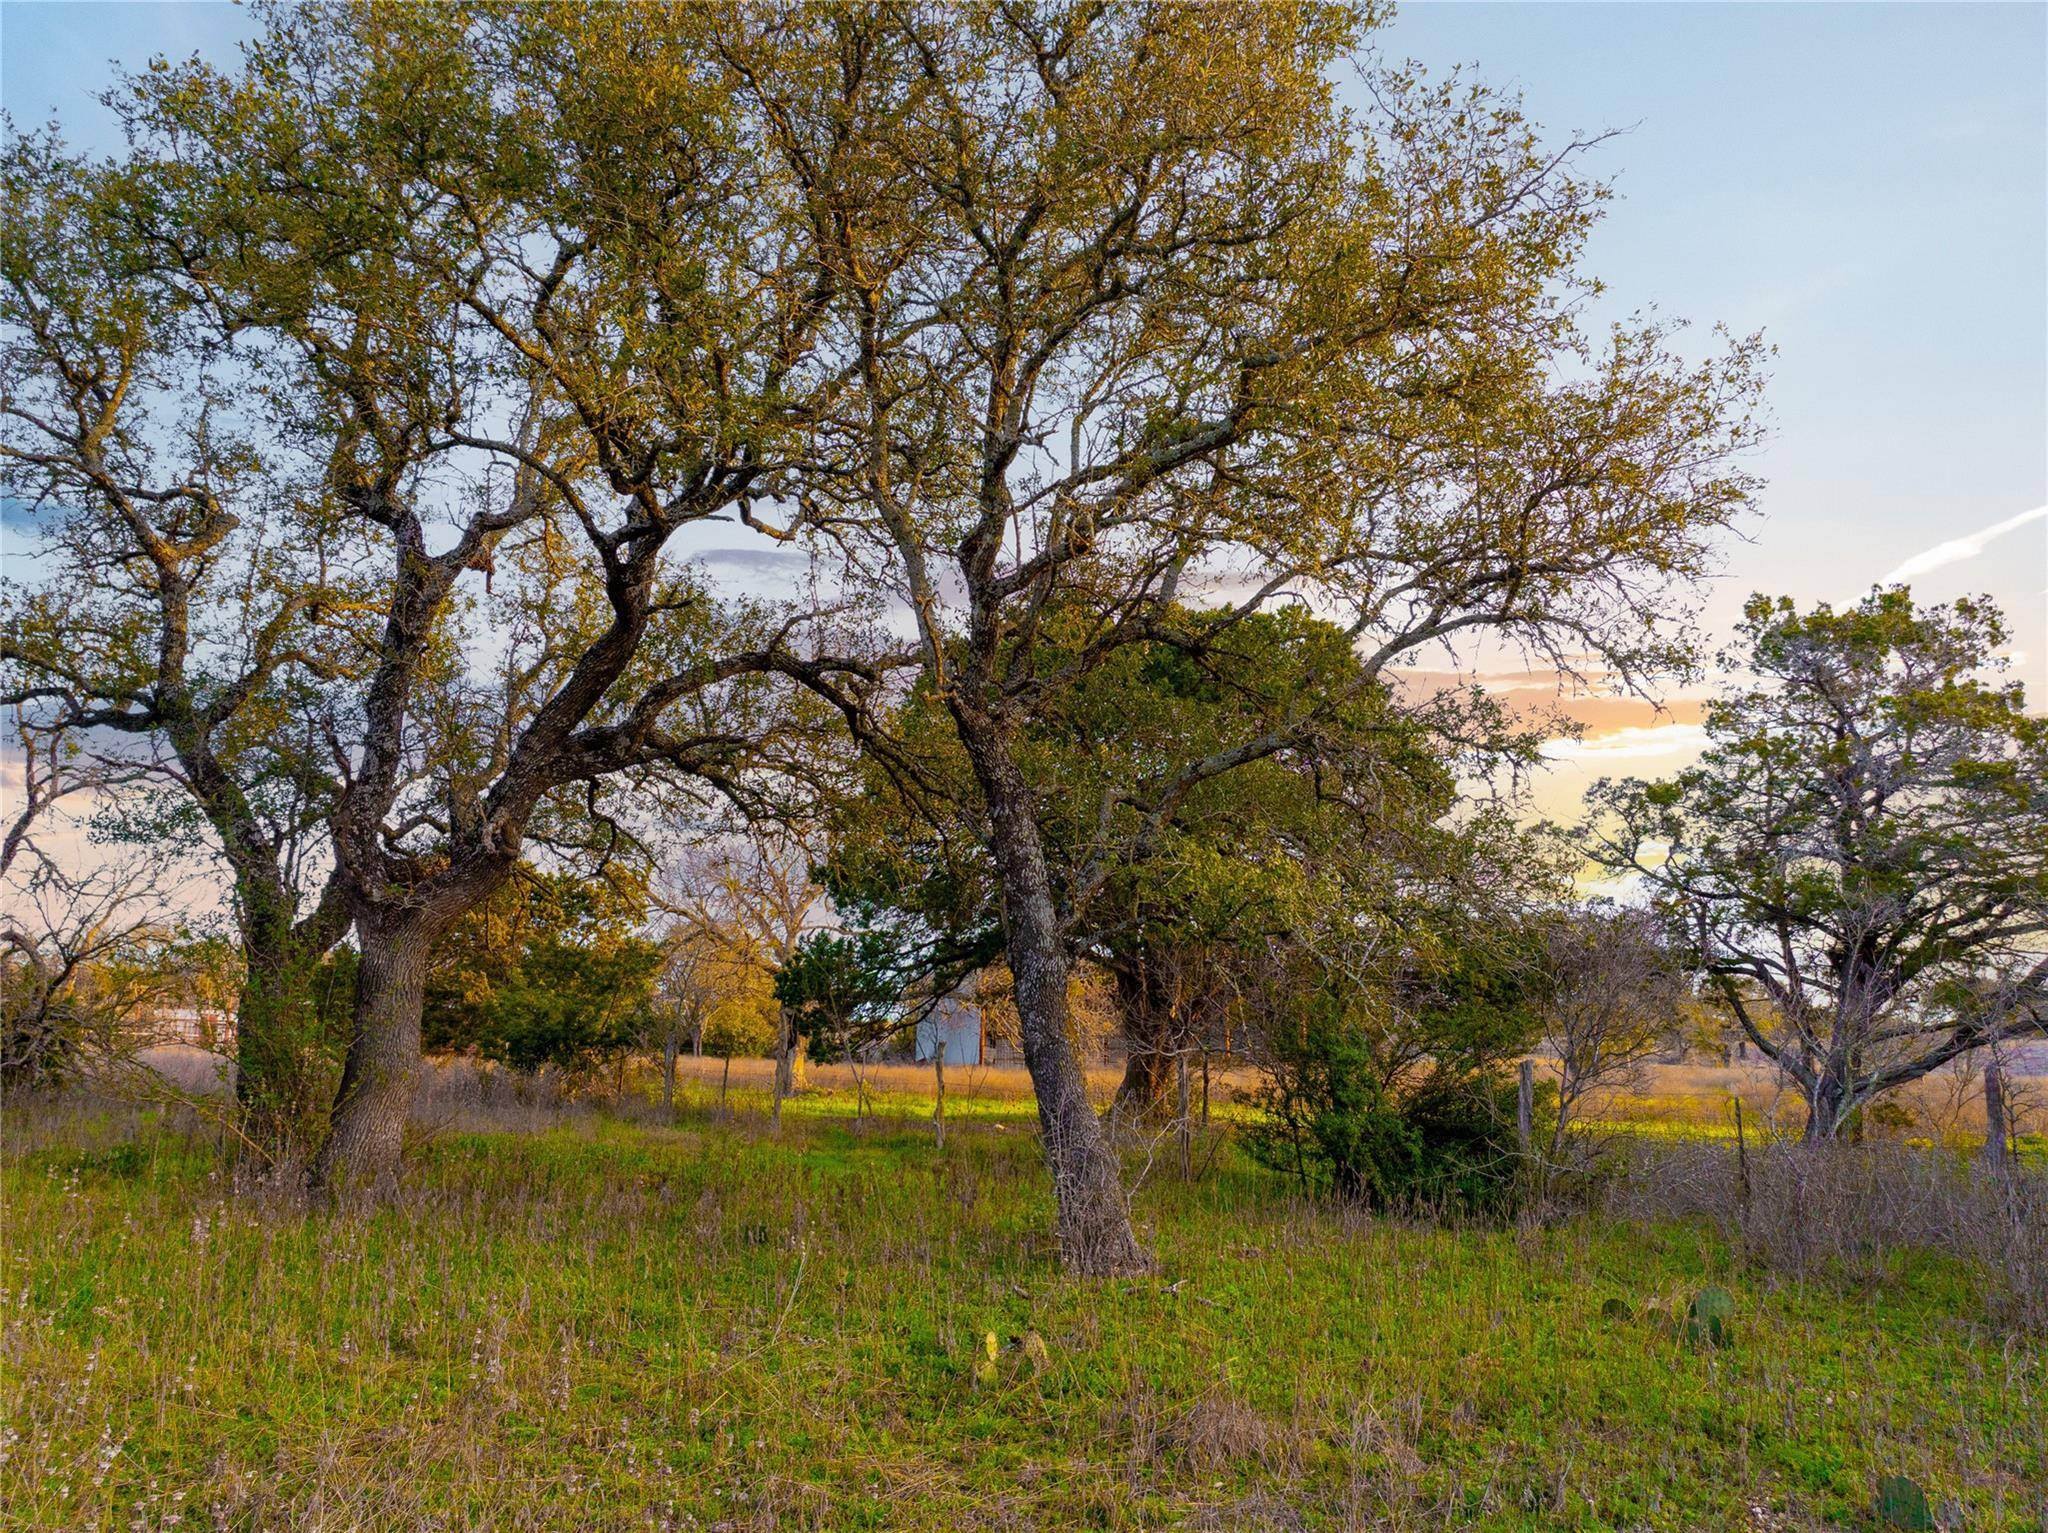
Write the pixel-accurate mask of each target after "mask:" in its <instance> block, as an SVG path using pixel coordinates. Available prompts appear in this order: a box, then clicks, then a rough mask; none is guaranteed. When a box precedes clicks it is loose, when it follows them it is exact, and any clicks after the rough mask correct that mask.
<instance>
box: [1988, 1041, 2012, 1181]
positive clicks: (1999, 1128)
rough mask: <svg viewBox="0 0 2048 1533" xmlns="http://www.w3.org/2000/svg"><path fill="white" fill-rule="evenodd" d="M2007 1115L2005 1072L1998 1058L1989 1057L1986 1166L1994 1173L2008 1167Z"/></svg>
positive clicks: (1994, 1055) (1995, 1056)
mask: <svg viewBox="0 0 2048 1533" xmlns="http://www.w3.org/2000/svg"><path fill="white" fill-rule="evenodd" d="M2008 1132H2009V1130H2008V1128H2007V1126H2006V1113H2005V1072H2004V1071H2003V1070H2002V1069H2001V1068H2000V1067H1999V1063H1998V1056H1997V1055H1996V1054H1991V1055H1989V1056H1988V1057H1987V1058H1986V1059H1985V1061H1984V1151H1983V1154H1984V1164H1985V1165H1986V1166H1988V1167H1990V1168H1991V1169H1992V1170H1993V1171H2003V1170H2004V1169H2005V1165H2006V1158H2007V1150H2006V1139H2007V1135H2008Z"/></svg>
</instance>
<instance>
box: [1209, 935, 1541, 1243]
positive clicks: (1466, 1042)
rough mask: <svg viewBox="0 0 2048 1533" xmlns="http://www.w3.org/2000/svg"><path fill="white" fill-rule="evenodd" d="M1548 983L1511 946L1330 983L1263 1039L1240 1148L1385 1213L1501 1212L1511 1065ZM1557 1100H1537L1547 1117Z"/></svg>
mask: <svg viewBox="0 0 2048 1533" xmlns="http://www.w3.org/2000/svg"><path fill="white" fill-rule="evenodd" d="M1542 983H1543V976H1542V969H1541V966H1540V964H1538V963H1536V962H1534V961H1533V960H1532V959H1531V958H1530V956H1529V954H1528V953H1526V952H1525V951H1523V949H1522V946H1521V945H1520V944H1519V943H1518V942H1517V941H1516V939H1515V938H1514V936H1513V935H1512V934H1509V935H1507V936H1506V937H1504V938H1503V937H1502V936H1500V935H1498V934H1496V935H1494V936H1493V937H1491V938H1489V940H1488V941H1486V942H1485V943H1480V942H1473V943H1469V944H1464V943H1461V944H1455V945H1453V946H1451V947H1449V948H1448V949H1447V950H1446V951H1444V952H1440V953H1439V954H1438V955H1437V956H1436V957H1435V958H1434V959H1433V960H1432V961H1431V962H1430V963H1429V964H1428V965H1427V966H1426V967H1425V966H1424V965H1422V964H1420V963H1415V964H1411V965H1410V966H1409V968H1408V970H1407V971H1406V972H1404V973H1402V974H1400V975H1399V976H1397V977H1396V978H1394V979H1393V980H1392V981H1391V982H1389V983H1388V984H1387V985H1386V986H1385V987H1384V988H1383V989H1382V990H1381V991H1378V992H1368V993H1363V994H1353V995H1347V996H1340V995H1338V994H1336V993H1334V991H1332V990H1331V989H1330V988H1329V987H1328V986H1327V985H1325V986H1322V987H1319V988H1318V989H1316V990H1314V991H1312V992H1311V993H1309V994H1308V995H1307V996H1306V997H1304V1004H1303V1007H1302V1011H1301V1014H1300V1015H1299V1016H1298V1017H1297V1018H1295V1019H1293V1020H1292V1021H1291V1022H1290V1023H1288V1024H1285V1025H1282V1026H1278V1027H1270V1026H1269V1027H1268V1028H1266V1029H1265V1035H1264V1049H1265V1059H1264V1065H1265V1081H1264V1084H1263V1085H1262V1086H1261V1088H1260V1089H1259V1090H1258V1091H1257V1092H1256V1093H1255V1095H1254V1099H1253V1101H1254V1105H1255V1107H1256V1108H1257V1109H1258V1115H1257V1117H1255V1118H1254V1120H1253V1121H1252V1122H1251V1123H1250V1124H1249V1125H1248V1126H1247V1128H1246V1130H1245V1138H1246V1142H1247V1145H1248V1147H1249V1149H1250V1150H1251V1152H1252V1154H1253V1155H1254V1156H1256V1157H1257V1158H1258V1159H1259V1160H1261V1161H1263V1162H1265V1163H1266V1164H1267V1165H1269V1166H1272V1167H1274V1168H1275V1169H1277V1170H1280V1171H1282V1172H1285V1173H1288V1174H1291V1175H1293V1176H1294V1177H1296V1178H1297V1179H1298V1180H1299V1181H1300V1183H1301V1184H1302V1186H1303V1187H1304V1188H1305V1189H1307V1190H1309V1191H1311V1192H1319V1193H1327V1194H1331V1195H1334V1196H1337V1197H1340V1198H1346V1199H1355V1200H1358V1201H1361V1202H1365V1203H1368V1204H1371V1205H1373V1206H1376V1207H1382V1208H1411V1207H1424V1206H1426V1207H1430V1208H1439V1209H1454V1210H1462V1211H1465V1212H1470V1213H1484V1214H1498V1213H1505V1212H1507V1211H1509V1210H1511V1209H1512V1207H1513V1206H1514V1203H1515V1199H1516V1196H1517V1194H1518V1191H1519V1189H1520V1186H1521V1183H1522V1180H1523V1178H1522V1176H1521V1170H1522V1157H1521V1155H1520V1153H1519V1147H1518V1145H1517V1142H1516V1136H1515V1093H1516V1080H1515V1074H1514V1065H1515V1061H1516V1060H1517V1058H1518V1057H1519V1056H1520V1055H1521V1054H1523V1053H1524V1052H1526V1050H1527V1049H1528V1048H1529V1047H1531V1046H1532V1045H1533V1043H1534V1042H1535V1040H1536V1037H1537V1035H1538V1034H1539V1032H1540V1030H1541V1024H1540V1021H1539V1018H1538V1014H1537V1012H1536V1009H1535V1006H1534V1004H1533V1003H1534V1001H1535V1000H1536V999H1537V997H1538V995H1539V993H1540V989H1541V985H1542ZM1553 1097H1554V1092H1553V1091H1552V1090H1551V1089H1550V1088H1547V1087H1546V1088H1545V1090H1544V1094H1543V1097H1542V1099H1541V1100H1540V1102H1539V1107H1540V1109H1541V1110H1542V1111H1543V1112H1544V1113H1545V1114H1546V1115H1547V1113H1548V1112H1550V1111H1551V1110H1553V1107H1552V1099H1553Z"/></svg>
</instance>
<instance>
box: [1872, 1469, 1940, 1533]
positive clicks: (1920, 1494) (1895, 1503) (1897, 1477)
mask: <svg viewBox="0 0 2048 1533" xmlns="http://www.w3.org/2000/svg"><path fill="white" fill-rule="evenodd" d="M1877 1520H1878V1521H1879V1522H1881V1523H1883V1524H1884V1525H1885V1526H1886V1527H1888V1528H1916V1529H1920V1530H1921V1533H1932V1530H1933V1529H1934V1527H1935V1526H1936V1524H1935V1521H1934V1512H1933V1510H1932V1509H1931V1508H1930V1507H1929V1506H1928V1505H1927V1492H1926V1491H1924V1490H1922V1489H1921V1488H1920V1487H1919V1486H1918V1485H1915V1484H1914V1483H1913V1482H1912V1481H1911V1480H1909V1479H1907V1478H1906V1476H1904V1475H1902V1474H1890V1475H1886V1476H1885V1477H1884V1478H1883V1479H1882V1480H1879V1481H1878V1482H1877Z"/></svg>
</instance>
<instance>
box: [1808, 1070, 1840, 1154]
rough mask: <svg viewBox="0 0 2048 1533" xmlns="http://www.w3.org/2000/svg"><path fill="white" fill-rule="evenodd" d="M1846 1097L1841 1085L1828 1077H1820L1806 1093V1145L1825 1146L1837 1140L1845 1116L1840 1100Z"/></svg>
mask: <svg viewBox="0 0 2048 1533" xmlns="http://www.w3.org/2000/svg"><path fill="white" fill-rule="evenodd" d="M1845 1095H1846V1093H1845V1091H1844V1088H1843V1086H1842V1083H1841V1082H1839V1081H1836V1080H1833V1079H1831V1078H1830V1077H1828V1076H1825V1075H1823V1076H1820V1077H1819V1078H1818V1079H1816V1080H1815V1081H1814V1083H1813V1085H1812V1086H1811V1087H1810V1088H1809V1089H1808V1091H1807V1093H1806V1133H1805V1136H1804V1138H1805V1142H1806V1143H1807V1144H1827V1143H1829V1142H1830V1141H1832V1140H1834V1139H1836V1138H1839V1137H1840V1135H1841V1132H1842V1127H1843V1120H1844V1118H1845V1116H1846V1115H1845V1114H1844V1113H1843V1111H1842V1100H1843V1097H1844V1096H1845Z"/></svg>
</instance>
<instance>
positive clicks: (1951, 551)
mask: <svg viewBox="0 0 2048 1533" xmlns="http://www.w3.org/2000/svg"><path fill="white" fill-rule="evenodd" d="M2044 519H2048V506H2036V507H2034V509H2033V510H2031V511H2022V512H2021V513H2020V514H2019V515H2018V516H2009V517H2007V518H2006V519H2005V520H2004V521H2002V522H1994V523H1992V525H1991V526H1989V527H1986V528H1984V529H1983V530H1982V531H1980V532H1973V533H1970V534H1968V535H1967V536H1964V537H1960V538H1950V539H1949V540H1948V541H1947V542H1945V543H1937V544H1935V545H1934V546H1933V547H1932V548H1930V549H1927V550H1925V551H1923V552H1921V553H1917V554H1915V555H1913V557H1912V558H1910V559H1908V560H1907V561H1906V562H1905V563H1904V564H1902V565H1900V566H1899V567H1898V568H1897V569H1895V570H1893V571H1892V572H1891V573H1890V574H1889V575H1887V576H1885V577H1884V578H1883V579H1882V580H1880V581H1879V582H1878V584H1879V585H1886V586H1888V585H1896V584H1897V583H1898V582H1899V581H1902V580H1912V579H1914V578H1915V577H1917V576H1920V575H1925V574H1929V573H1931V572H1932V571H1934V570H1938V569H1945V568H1947V567H1948V566H1949V565H1951V564H1961V563H1962V562H1963V561H1964V560H1965V559H1974V558H1976V557H1977V555H1979V554H1981V553H1983V552H1984V550H1985V548H1986V547H1987V546H1989V545H1990V544H1991V543H1992V542H1993V541H1994V540H1996V539H1998V538H2002V537H2004V536H2005V535H2006V534H2007V533H2008V532H2017V531H2018V530H2019V529H2020V528H2022V527H2024V526H2026V525H2027V524H2028V523H2029V522H2038V521H2042V520H2044Z"/></svg>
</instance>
